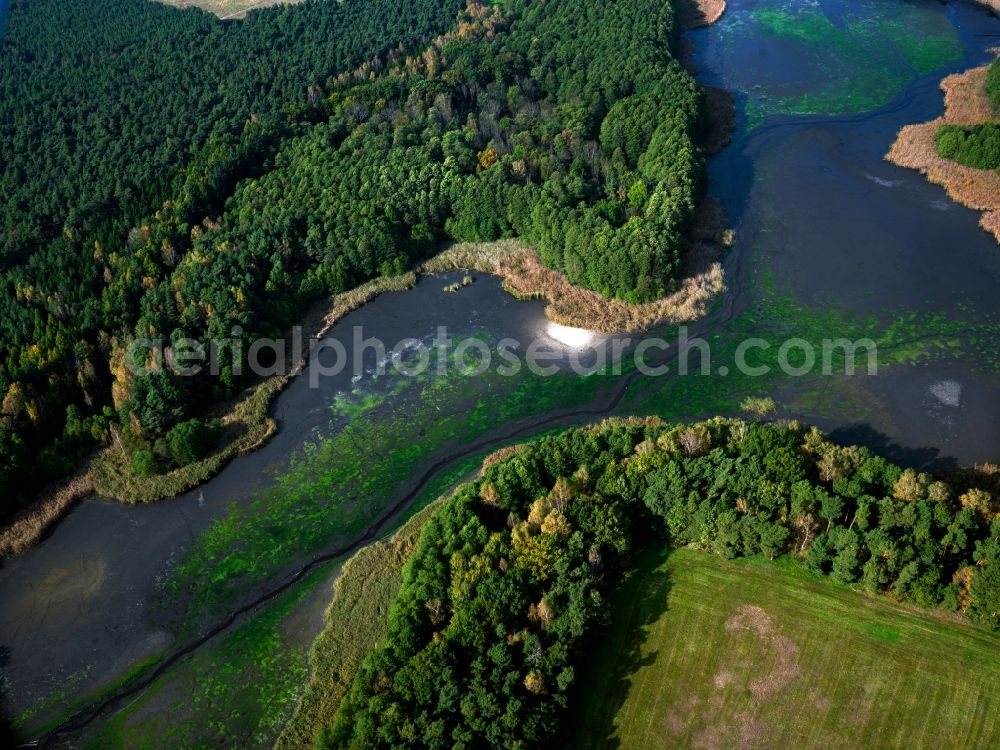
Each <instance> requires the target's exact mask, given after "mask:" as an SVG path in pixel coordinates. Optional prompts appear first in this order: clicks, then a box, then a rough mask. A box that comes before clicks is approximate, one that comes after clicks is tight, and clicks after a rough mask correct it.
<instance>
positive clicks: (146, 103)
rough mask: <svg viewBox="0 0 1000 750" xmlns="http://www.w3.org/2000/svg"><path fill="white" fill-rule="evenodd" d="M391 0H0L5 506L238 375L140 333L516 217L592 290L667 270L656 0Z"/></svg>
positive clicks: (232, 319) (275, 319) (698, 168)
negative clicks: (176, 361) (181, 357)
mask: <svg viewBox="0 0 1000 750" xmlns="http://www.w3.org/2000/svg"><path fill="white" fill-rule="evenodd" d="M393 3H394V0H387V1H386V2H382V3H379V4H378V5H379V7H378V10H377V12H375V11H372V9H371V8H370V7H368V5H367V4H362V3H357V2H345V3H332V2H306V3H303V4H301V5H296V6H290V7H285V8H273V9H266V10H263V11H259V12H256V11H255V12H253V13H251V14H250V15H249V16H248V18H247V19H246V20H245V21H241V22H238V23H223V22H220V21H217V20H216V19H214V18H213V17H211V16H208V15H207V14H204V13H201V12H200V11H197V10H185V11H178V10H175V9H172V8H167V7H163V6H161V5H159V4H156V3H149V2H146V0H129V1H128V2H125V3H118V2H114V3H113V2H109V1H107V0H91V1H89V2H84V3H66V2H61V1H60V0H51V1H50V2H43V3H28V2H15V3H14V4H13V5H12V7H11V9H10V17H9V19H8V33H7V36H6V38H5V40H4V44H3V51H2V71H3V72H2V73H0V76H2V86H3V94H2V101H3V104H2V107H3V113H2V115H0V117H2V122H3V126H2V131H0V133H2V136H0V149H2V154H3V174H2V176H0V180H2V181H3V186H4V203H3V207H2V209H0V210H2V212H3V213H2V216H3V219H2V222H3V227H4V237H3V261H2V262H3V265H4V270H3V272H2V277H0V329H2V330H3V339H2V340H0V363H2V371H0V391H2V393H3V419H4V426H5V428H6V429H5V430H4V431H3V433H2V436H3V437H2V443H0V466H2V467H3V468H2V469H0V471H2V472H3V477H2V479H3V483H4V485H5V486H8V487H18V488H20V491H19V493H18V494H17V495H15V496H8V497H7V498H5V508H4V511H5V512H9V511H11V510H13V509H14V508H15V507H16V506H17V505H18V504H20V503H23V502H24V500H25V499H26V498H27V497H28V496H29V495H30V493H31V492H32V491H33V490H34V489H35V488H36V487H37V480H35V479H34V478H35V477H46V478H51V477H54V476H58V475H60V474H62V473H64V472H66V471H67V470H68V469H69V468H70V466H71V465H72V463H73V462H74V461H75V460H77V459H78V458H79V457H80V456H81V455H83V454H85V453H86V452H87V451H89V450H91V449H92V448H93V447H94V446H96V445H100V444H102V443H107V442H109V441H110V440H111V439H112V435H114V436H115V440H116V441H120V443H121V445H122V446H124V447H125V448H126V449H127V450H128V451H129V452H130V453H131V454H133V455H135V454H138V455H139V457H140V459H141V460H138V461H136V462H134V465H133V466H134V469H135V470H136V471H137V472H141V473H150V472H156V471H161V470H164V469H166V468H169V467H170V466H176V465H178V464H182V463H184V462H185V461H186V460H187V459H189V458H190V457H192V456H196V455H199V454H200V453H201V452H203V451H204V450H207V449H209V448H210V445H207V444H206V443H205V441H195V442H194V443H192V439H191V437H192V436H193V435H196V434H198V432H199V431H198V429H197V427H198V422H194V423H192V422H191V420H192V419H199V414H200V412H201V410H202V408H203V407H204V406H205V405H206V404H207V403H209V402H211V401H213V400H217V399H220V398H225V397H227V396H231V395H233V394H234V393H236V392H238V391H239V390H240V389H241V388H242V387H244V386H246V385H247V384H248V382H249V381H247V380H246V379H245V377H241V376H239V375H235V374H234V373H233V371H232V368H224V369H223V372H222V373H221V377H219V378H210V377H209V376H208V375H206V376H205V377H204V378H184V379H183V380H182V379H179V378H176V377H174V376H173V375H172V374H170V373H169V372H167V371H162V372H158V373H155V374H151V375H145V376H141V377H139V378H135V377H132V375H131V373H130V372H128V370H127V368H125V367H124V366H123V360H124V354H125V351H126V350H127V349H128V346H129V344H130V343H131V342H132V341H133V340H134V339H135V338H137V337H140V338H154V339H155V338H159V339H163V340H165V341H171V340H177V339H178V338H179V337H185V338H193V339H197V340H199V341H202V342H206V341H207V340H208V339H213V338H214V339H224V338H228V337H229V336H230V335H231V331H232V329H233V326H236V325H239V326H240V327H242V330H243V332H244V333H243V336H244V337H245V338H247V339H249V338H251V337H253V336H255V335H261V334H268V333H273V332H275V331H277V330H280V329H281V328H283V327H285V326H287V325H289V324H291V323H292V322H293V321H294V320H295V319H296V316H297V315H299V314H300V313H301V311H302V310H303V309H304V306H305V305H306V304H307V303H309V302H310V301H312V300H315V299H319V298H321V297H323V296H324V295H328V294H331V293H336V292H340V291H344V290H346V289H350V288H352V287H354V286H356V285H357V284H359V283H361V282H363V281H365V280H367V279H370V278H372V277H375V276H378V275H385V274H392V273H398V272H400V271H402V270H404V269H406V268H408V267H409V266H411V265H412V264H413V263H414V262H415V261H416V260H417V259H419V258H421V257H424V256H426V255H428V254H429V253H431V252H433V251H434V249H435V248H437V247H438V246H439V245H440V243H441V242H442V241H446V240H448V239H456V240H491V239H496V238H501V237H509V236H519V237H521V238H523V239H525V240H526V241H527V242H529V243H530V244H532V245H534V246H535V247H536V248H537V249H538V251H539V253H540V255H541V257H542V260H543V261H544V262H545V263H546V264H547V265H549V266H551V267H553V268H555V269H557V270H560V271H563V272H564V273H565V274H566V275H567V276H568V278H569V280H570V281H572V282H573V283H575V284H579V285H582V286H585V287H589V288H591V289H595V290H598V291H600V292H602V293H603V294H605V295H607V296H609V297H617V298H621V299H624V300H629V301H642V300H649V299H653V298H655V297H658V296H662V295H663V294H665V293H667V292H669V291H671V290H672V289H673V288H674V285H675V283H676V281H677V278H678V274H679V272H680V263H681V245H682V238H683V235H684V232H685V229H686V226H687V224H688V222H689V220H690V218H691V214H692V212H693V210H694V207H695V204H696V202H697V201H698V199H699V196H700V194H701V192H702V190H703V182H704V180H703V175H702V169H703V166H702V158H701V155H700V153H699V151H698V148H697V147H696V145H695V140H696V137H697V135H698V132H699V130H700V128H701V127H702V113H701V96H700V92H699V90H698V88H697V87H696V85H695V84H694V82H693V79H692V78H691V77H690V75H689V74H688V73H687V72H686V71H685V70H684V69H683V68H682V67H681V66H680V64H679V63H678V62H677V60H676V59H674V57H673V56H672V54H671V52H670V50H671V49H672V47H673V43H674V40H675V37H676V34H677V28H676V24H675V19H674V12H673V9H672V8H671V6H670V5H669V4H663V3H654V2H652V1H651V0H623V1H622V2H616V3H604V2H596V1H595V2H585V3H579V2H569V1H568V0H558V1H556V2H547V3H536V2H528V1H527V0H516V1H514V2H509V3H504V4H503V5H492V6H485V5H479V4H476V3H472V4H470V5H469V6H468V7H467V8H460V6H459V5H458V4H457V3H455V2H440V1H436V0H421V2H420V3H418V4H417V6H415V7H414V6H413V5H412V4H406V8H405V12H403V9H402V6H399V4H398V3H396V4H395V5H394V4H393ZM397 6H398V7H397ZM150 39H154V40H162V43H151V42H150ZM39 113H44V116H40V115H39ZM232 346H236V344H233V345H232ZM226 354H227V352H225V351H223V352H221V355H222V356H221V357H220V359H221V360H222V361H225V359H226V356H225V355H226ZM172 430H174V432H171V431H172ZM196 443H200V444H196Z"/></svg>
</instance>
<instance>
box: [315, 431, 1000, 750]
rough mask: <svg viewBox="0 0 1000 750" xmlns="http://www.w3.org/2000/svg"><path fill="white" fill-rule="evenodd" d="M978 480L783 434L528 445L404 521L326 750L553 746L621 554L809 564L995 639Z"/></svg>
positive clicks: (601, 436) (572, 437)
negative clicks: (419, 518) (384, 613)
mask: <svg viewBox="0 0 1000 750" xmlns="http://www.w3.org/2000/svg"><path fill="white" fill-rule="evenodd" d="M998 501H1000V497H998V494H997V475H996V473H995V471H993V472H992V473H991V472H990V471H985V472H979V473H977V472H966V473H965V474H962V475H956V476H952V477H950V478H948V481H942V480H940V479H934V478H932V477H930V476H927V475H925V474H918V473H916V472H914V471H912V470H905V471H904V470H902V469H900V468H899V467H897V466H893V465H892V464H889V463H888V462H886V461H884V460H883V459H881V458H879V457H877V456H875V455H873V454H872V453H871V452H870V451H868V450H867V449H864V448H858V447H842V446H837V445H834V444H832V443H830V442H829V441H827V440H826V439H825V438H824V437H823V436H822V435H821V434H820V433H819V432H818V431H816V430H815V429H806V428H804V427H802V426H800V425H797V424H791V425H782V426H778V425H771V424H764V423H754V424H749V425H748V424H746V423H744V422H741V421H738V420H728V419H714V420H710V421H708V422H705V423H702V424H698V425H692V426H684V425H680V426H674V425H669V424H666V423H664V422H662V421H661V420H659V419H656V418H649V419H643V420H639V419H631V420H612V421H610V422H608V423H605V424H603V425H598V426H594V427H588V428H583V429H577V430H573V431H570V432H567V433H564V434H561V435H558V436H550V437H546V438H543V439H540V440H538V441H535V442H533V443H531V444H529V445H527V446H525V447H524V448H523V450H520V451H518V452H516V453H514V454H513V455H512V456H510V457H508V458H506V459H504V460H502V461H500V462H497V463H493V464H492V465H490V466H488V468H486V469H485V470H484V472H483V474H482V476H481V478H480V479H478V480H476V481H474V482H472V483H469V484H466V485H463V486H462V487H461V488H460V489H459V490H458V491H457V492H456V493H455V495H454V496H453V497H452V498H451V499H449V500H448V501H447V502H446V503H445V504H444V505H443V506H442V507H441V508H440V510H439V511H437V513H436V515H435V517H434V518H433V519H432V520H431V521H430V522H429V523H428V524H427V525H426V526H425V527H424V530H423V532H422V535H421V538H420V542H419V544H418V546H417V549H416V551H415V553H414V555H413V557H412V558H411V559H410V561H409V562H408V564H407V566H406V568H405V570H404V578H403V585H402V587H401V589H400V591H399V594H398V596H397V598H396V599H395V601H394V603H393V605H392V608H391V610H390V617H389V628H388V631H387V633H386V635H385V637H384V639H383V640H382V641H381V642H380V644H379V645H378V646H376V647H375V649H374V650H373V651H372V652H371V653H370V654H369V655H368V656H367V658H366V660H365V662H364V664H363V666H362V668H361V669H360V671H359V673H358V674H357V676H356V678H355V679H354V682H353V685H352V687H351V689H350V691H349V693H348V694H347V695H346V697H345V698H344V700H343V701H342V702H341V704H340V706H339V708H338V710H337V713H336V715H335V716H334V717H333V718H332V721H331V723H330V724H329V726H328V727H327V728H326V729H325V730H323V732H322V734H321V736H320V737H319V738H318V739H317V743H316V744H317V746H319V747H326V748H362V747H364V748H373V747H412V748H452V747H504V748H506V747H509V748H515V747H520V748H528V747H544V746H548V745H549V744H550V743H552V742H556V743H557V744H558V738H559V737H560V732H561V731H562V730H563V726H562V723H561V722H562V721H563V720H564V718H565V716H566V708H567V706H568V704H569V702H570V701H571V700H572V699H573V693H572V691H571V687H572V686H573V683H574V679H575V675H576V672H577V670H578V669H579V667H580V666H581V662H582V660H583V659H584V658H585V654H586V652H587V648H588V643H590V642H592V640H593V639H594V638H596V637H599V635H600V630H601V628H602V627H603V626H605V625H606V624H607V623H608V622H609V621H613V618H614V612H609V611H608V610H607V608H606V606H605V601H606V595H607V593H608V591H609V590H610V589H611V588H612V587H614V586H615V585H616V584H617V582H618V581H619V580H620V579H621V576H622V573H623V572H624V571H625V570H627V569H628V567H629V564H630V555H631V552H632V550H633V549H634V548H635V546H636V545H638V544H661V545H662V544H668V545H673V546H691V547H694V548H697V549H701V550H705V551H709V552H713V553H715V554H718V555H721V556H723V557H726V558H732V557H737V556H751V555H762V556H764V557H767V558H774V557H776V556H779V555H785V554H788V555H792V556H793V557H794V558H795V559H797V560H799V561H800V562H801V563H802V564H803V565H805V567H807V568H808V569H809V570H811V571H813V572H815V573H817V574H819V575H823V576H828V577H830V578H831V579H833V580H834V581H837V582H839V583H842V584H850V585H852V586H856V587H859V588H862V589H864V590H867V591H870V592H872V593H878V594H882V595H886V596H891V597H893V598H896V599H907V600H912V601H914V602H916V603H918V604H920V605H922V606H925V607H942V608H944V609H947V610H950V611H956V610H957V611H963V612H965V613H967V614H968V615H969V616H970V617H971V618H972V619H974V620H975V621H977V622H979V623H981V624H983V625H985V626H987V627H990V628H997V627H1000V616H998V607H997V603H998V601H1000V573H998V571H1000V567H998V566H1000V557H998V555H997V553H998V551H1000V542H998V539H1000V520H998V518H997V510H998V509H1000V503H998Z"/></svg>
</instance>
